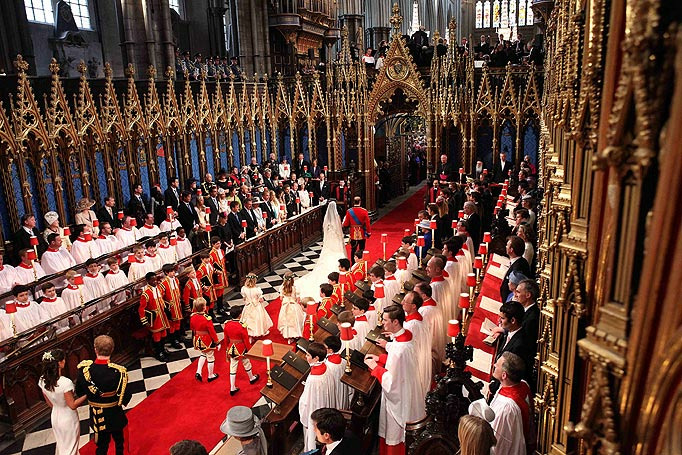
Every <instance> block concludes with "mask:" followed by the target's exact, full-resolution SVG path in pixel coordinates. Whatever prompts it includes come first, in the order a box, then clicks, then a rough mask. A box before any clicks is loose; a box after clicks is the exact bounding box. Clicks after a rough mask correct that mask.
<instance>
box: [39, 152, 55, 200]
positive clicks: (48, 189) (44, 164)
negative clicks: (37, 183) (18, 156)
mask: <svg viewBox="0 0 682 455" xmlns="http://www.w3.org/2000/svg"><path fill="white" fill-rule="evenodd" d="M40 172H41V173H42V174H43V182H44V183H45V196H46V197H47V208H48V209H49V210H51V211H53V212H56V211H57V200H56V198H55V194H54V183H53V181H54V179H53V178H52V173H51V172H50V163H49V161H48V159H47V158H43V159H42V160H41V161H40Z"/></svg>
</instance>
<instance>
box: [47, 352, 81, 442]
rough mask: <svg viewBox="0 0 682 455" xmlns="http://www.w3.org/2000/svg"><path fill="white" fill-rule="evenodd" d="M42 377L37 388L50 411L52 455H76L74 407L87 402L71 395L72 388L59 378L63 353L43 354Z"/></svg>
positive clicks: (70, 383) (76, 434) (76, 413)
mask: <svg viewBox="0 0 682 455" xmlns="http://www.w3.org/2000/svg"><path fill="white" fill-rule="evenodd" d="M42 363H43V375H42V376H41V377H40V381H39V382H38V386H39V387H40V389H41V390H42V391H43V395H44V396H45V401H46V402H47V404H48V406H50V407H51V408H52V414H51V420H52V431H53V432H54V438H55V440H56V442H57V449H56V451H55V454H56V455H78V439H79V437H80V435H81V432H80V422H79V420H78V412H76V409H78V406H80V405H82V404H83V402H85V400H86V399H87V398H88V397H87V396H82V397H80V398H75V397H74V395H73V391H74V384H73V381H71V379H69V378H67V377H64V376H62V370H63V369H64V365H65V363H66V360H65V356H64V351H62V350H61V349H53V350H51V351H47V352H45V353H44V354H43V362H42Z"/></svg>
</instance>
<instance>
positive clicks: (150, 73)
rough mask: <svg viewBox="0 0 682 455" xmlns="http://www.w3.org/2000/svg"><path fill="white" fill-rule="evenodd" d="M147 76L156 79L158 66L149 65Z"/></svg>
mask: <svg viewBox="0 0 682 455" xmlns="http://www.w3.org/2000/svg"><path fill="white" fill-rule="evenodd" d="M147 77H149V79H156V68H155V67H154V65H149V67H148V68H147Z"/></svg>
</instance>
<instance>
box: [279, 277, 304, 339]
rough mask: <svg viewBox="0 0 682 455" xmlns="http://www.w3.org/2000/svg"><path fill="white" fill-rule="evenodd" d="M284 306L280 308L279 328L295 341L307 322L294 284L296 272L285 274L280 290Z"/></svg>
mask: <svg viewBox="0 0 682 455" xmlns="http://www.w3.org/2000/svg"><path fill="white" fill-rule="evenodd" d="M279 295H280V298H281V299H282V307H281V308H280V310H279V320H278V322H277V328H278V329H279V331H280V332H282V336H283V337H284V338H287V339H288V340H289V342H291V343H293V342H295V341H296V338H300V337H301V328H302V327H303V323H304V322H305V312H304V311H303V307H302V306H301V304H300V302H299V298H298V293H297V292H296V287H295V286H294V274H293V273H292V272H287V273H285V274H284V283H282V291H281V292H280V294H279Z"/></svg>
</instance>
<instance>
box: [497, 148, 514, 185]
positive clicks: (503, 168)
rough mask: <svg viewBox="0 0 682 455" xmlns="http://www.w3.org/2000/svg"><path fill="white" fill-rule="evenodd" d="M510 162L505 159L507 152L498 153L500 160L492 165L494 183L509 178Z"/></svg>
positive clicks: (502, 181)
mask: <svg viewBox="0 0 682 455" xmlns="http://www.w3.org/2000/svg"><path fill="white" fill-rule="evenodd" d="M511 168H512V164H511V163H510V162H509V161H507V152H501V153H500V161H498V162H497V163H495V164H494V165H493V181H494V182H496V183H504V181H505V180H506V179H508V178H509V171H510V170H511Z"/></svg>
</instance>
